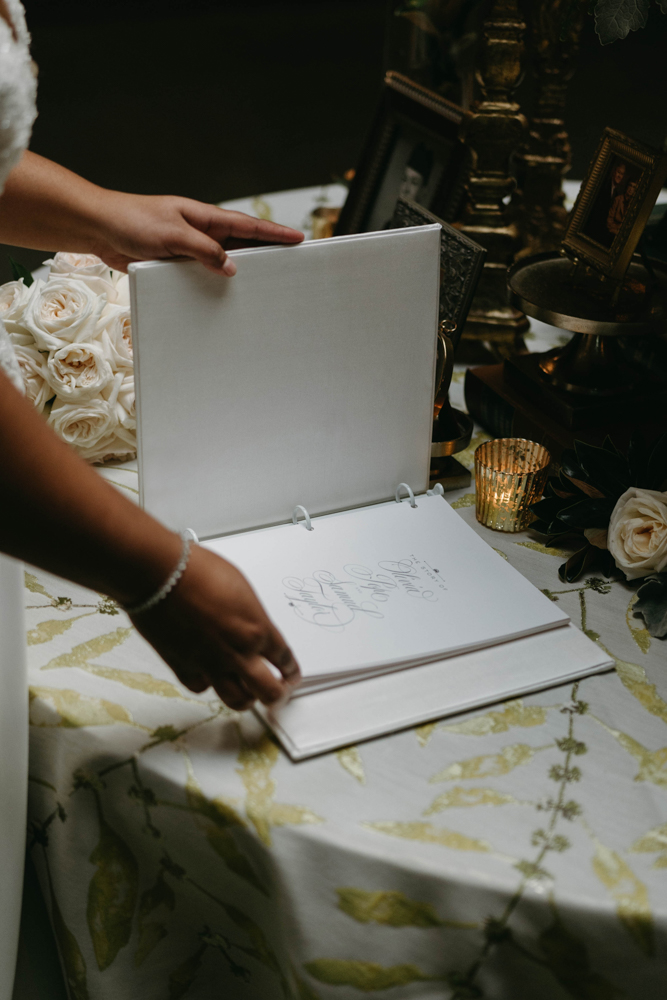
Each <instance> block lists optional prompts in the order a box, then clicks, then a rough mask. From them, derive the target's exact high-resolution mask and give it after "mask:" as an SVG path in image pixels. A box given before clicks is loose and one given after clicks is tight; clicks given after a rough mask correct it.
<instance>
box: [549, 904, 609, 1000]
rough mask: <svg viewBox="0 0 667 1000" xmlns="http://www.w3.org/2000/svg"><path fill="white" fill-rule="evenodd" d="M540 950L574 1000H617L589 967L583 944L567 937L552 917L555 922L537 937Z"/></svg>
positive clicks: (561, 926) (560, 924) (556, 919)
mask: <svg viewBox="0 0 667 1000" xmlns="http://www.w3.org/2000/svg"><path fill="white" fill-rule="evenodd" d="M540 946H541V948H542V952H543V953H544V956H545V960H546V964H547V965H548V967H549V969H550V970H551V972H552V974H553V975H554V977H555V978H556V979H557V981H558V982H559V983H560V985H561V986H562V987H564V989H565V990H566V991H567V993H568V994H569V995H570V996H571V997H575V998H576V1000H616V998H620V992H619V991H618V990H617V989H616V987H615V986H612V984H611V983H610V982H608V981H607V980H606V979H604V977H603V976H601V975H599V973H597V972H593V971H592V970H591V967H590V959H589V957H588V952H587V950H586V946H585V944H584V943H583V942H582V940H581V938H580V937H574V935H572V934H570V932H569V931H568V930H567V928H566V927H565V925H564V924H563V923H562V922H561V920H560V918H559V917H558V915H557V914H556V913H554V922H553V923H552V924H551V926H550V927H548V928H547V929H546V930H545V931H542V933H541V934H540Z"/></svg>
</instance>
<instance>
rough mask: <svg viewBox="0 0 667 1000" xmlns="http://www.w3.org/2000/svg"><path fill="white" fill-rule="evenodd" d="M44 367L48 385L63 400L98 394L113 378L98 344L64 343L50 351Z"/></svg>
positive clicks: (79, 399) (70, 400) (80, 398)
mask: <svg viewBox="0 0 667 1000" xmlns="http://www.w3.org/2000/svg"><path fill="white" fill-rule="evenodd" d="M46 367H47V373H46V378H47V381H48V382H49V385H50V386H51V387H52V389H53V391H54V392H55V394H56V395H57V396H58V398H59V399H62V400H64V401H65V402H67V403H74V402H82V401H83V400H86V399H92V397H93V396H98V395H99V394H100V392H101V391H102V389H104V388H105V387H106V386H107V385H108V384H109V382H111V380H112V379H113V371H112V369H111V365H110V364H109V362H108V361H107V359H106V357H105V355H104V351H103V349H102V345H101V344H99V343H91V344H65V346H64V347H61V348H60V349H59V350H57V351H51V353H50V354H49V356H48V361H47V365H46Z"/></svg>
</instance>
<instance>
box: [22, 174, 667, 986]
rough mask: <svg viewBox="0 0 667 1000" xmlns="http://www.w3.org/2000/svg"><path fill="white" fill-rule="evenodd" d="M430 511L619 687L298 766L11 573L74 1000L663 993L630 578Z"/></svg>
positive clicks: (124, 478) (642, 656) (426, 729)
mask: <svg viewBox="0 0 667 1000" xmlns="http://www.w3.org/2000/svg"><path fill="white" fill-rule="evenodd" d="M318 191H319V189H318ZM317 194H318V192H309V193H307V198H310V199H311V200H312V199H314V198H315V197H317ZM272 197H274V196H266V197H265V198H263V199H262V201H263V202H264V204H265V205H268V210H269V211H270V210H271V201H272ZM279 197H280V196H275V198H278V199H279ZM307 198H306V194H305V193H303V194H302V201H301V206H302V208H301V214H302V215H304V214H307V212H306V211H305V210H304V208H303V206H304V205H305V206H306V208H307V204H308V202H307ZM304 199H305V200H304ZM275 217H276V218H277V220H278V221H283V219H282V217H281V216H280V215H279V214H278V215H276V216H275ZM285 221H293V220H291V219H287V220H285ZM552 333H553V331H549V330H548V329H545V328H542V327H539V328H538V329H537V331H536V337H537V338H538V339H539V337H546V338H547V341H548V339H549V337H550V336H551V335H552ZM462 375H463V373H462V372H460V371H459V372H457V373H456V375H455V384H454V387H453V395H454V397H455V400H456V399H457V395H458V397H459V401H460V393H461V383H462ZM482 437H483V435H482V434H481V433H478V434H477V435H476V437H475V438H474V439H473V442H472V443H471V446H470V448H469V449H468V450H467V452H466V453H464V454H463V456H462V458H463V460H464V461H465V462H466V463H467V464H468V465H470V463H471V461H472V453H473V449H474V446H475V445H476V444H477V443H479V441H480V440H481V439H482ZM460 457H461V456H460ZM102 474H103V475H104V476H105V477H106V478H107V479H109V480H111V481H113V482H115V483H116V484H117V485H118V487H119V488H121V489H124V490H127V491H128V492H129V493H130V494H131V495H133V496H136V490H137V474H136V470H135V469H133V467H132V466H131V465H130V466H123V467H118V468H113V469H105V470H103V473H102ZM449 499H450V500H451V502H452V503H453V506H454V507H455V508H456V509H457V510H458V512H459V514H460V516H461V517H462V518H464V519H465V520H466V521H467V522H468V523H469V524H471V525H472V526H473V527H474V528H475V529H476V530H477V531H478V532H479V533H480V534H481V535H482V537H484V538H485V539H486V540H487V541H488V542H489V543H490V544H491V545H493V546H494V548H496V550H497V551H499V552H501V553H502V554H503V555H504V556H505V557H506V558H507V559H508V560H509V561H510V562H511V563H512V565H514V566H516V567H517V569H519V570H520V571H521V572H522V573H524V574H525V575H526V576H527V577H528V578H529V579H530V580H531V581H532V582H533V583H534V584H535V585H536V586H538V587H540V588H541V589H543V590H544V591H545V592H546V593H547V594H548V595H549V596H550V597H551V598H552V599H553V600H555V601H558V602H560V604H561V606H562V607H563V609H564V610H565V611H567V612H568V613H569V614H570V615H571V617H572V619H573V621H574V622H575V623H576V624H577V625H579V626H580V627H581V628H582V629H584V631H585V632H586V633H587V634H588V635H589V636H590V637H591V638H592V639H594V640H595V641H596V642H599V643H600V644H601V645H603V646H604V648H605V649H607V650H608V651H609V653H610V654H611V655H612V656H613V657H614V659H615V661H616V670H615V671H614V672H610V673H608V674H605V675H601V676H597V677H593V678H590V679H588V680H585V681H583V682H581V683H578V684H574V685H569V686H567V687H560V688H555V689H553V690H550V691H546V692H543V693H541V694H538V695H532V696H530V697H527V698H524V699H519V700H513V701H509V702H506V703H505V704H499V705H495V706H493V707H492V708H490V709H488V710H485V711H477V712H473V713H469V714H467V715H462V716H457V717H455V718H449V719H446V720H442V721H437V722H433V723H430V724H428V725H424V726H421V727H419V728H418V729H411V730H408V731H405V732H403V733H399V734H396V735H394V736H391V737H386V738H383V739H378V740H374V741H371V742H368V743H364V744H360V745H359V746H355V747H349V748H347V749H345V750H341V751H339V752H338V753H331V754H327V755H325V756H322V757H319V758H316V759H313V760H310V761H305V762H302V763H299V764H293V763H291V762H290V761H289V759H288V758H287V757H286V756H285V755H284V754H283V753H282V751H281V750H280V749H279V747H278V746H277V745H276V743H275V742H273V740H272V739H271V738H270V737H269V736H268V735H267V734H266V732H265V731H264V730H263V728H262V726H261V725H260V724H259V722H258V721H257V720H256V719H255V717H254V716H253V715H252V714H251V713H244V714H242V715H238V714H237V713H235V712H232V711H231V710H228V709H226V708H225V707H224V706H223V705H222V704H221V703H220V702H219V701H218V700H217V699H216V698H214V697H212V696H211V693H210V692H209V693H204V694H202V695H199V696H197V695H193V694H191V693H190V692H188V691H186V690H185V689H184V688H182V687H181V686H180V685H179V684H178V683H177V682H176V681H175V679H174V677H173V675H172V674H171V673H170V671H169V670H168V668H167V667H166V666H165V665H164V664H163V663H162V662H161V661H160V660H159V659H158V657H157V656H156V655H155V654H154V653H153V652H152V650H151V649H150V648H149V647H148V646H147V644H146V643H145V642H144V641H143V640H142V639H141V638H140V637H139V636H138V635H137V634H136V632H135V631H134V630H133V628H132V626H131V624H130V622H129V621H128V620H127V618H126V617H125V616H124V615H123V614H122V612H120V611H119V610H118V609H117V608H116V606H115V605H114V604H113V603H112V602H110V601H109V600H108V599H104V598H100V597H99V595H97V594H94V593H91V592H89V591H86V590H83V589H82V588H79V587H76V586H74V585H72V584H69V583H64V582H63V581H61V580H58V579H56V578H54V577H50V576H49V575H48V574H46V573H42V572H37V571H30V572H27V573H26V597H27V602H26V603H27V607H28V611H27V616H28V635H27V639H28V647H29V659H30V684H31V709H30V711H31V741H30V825H29V843H30V846H31V851H32V855H33V858H34V861H35V864H36V867H37V869H38V872H39V875H40V879H41V882H42V887H43V889H44V894H45V897H46V899H47V903H48V906H49V909H50V913H51V918H52V922H53V927H54V932H55V936H56V938H57V941H58V944H59V948H60V952H61V956H62V960H63V964H64V967H65V971H66V978H67V981H68V984H69V989H70V995H71V997H72V998H73V1000H87V998H89V1000H124V998H128V1000H129V998H132V1000H134V997H141V998H142V1000H179V998H181V997H184V998H187V1000H210V998H212V997H218V996H220V997H228V998H230V1000H231V998H233V1000H237V998H238V1000H273V998H276V1000H278V998H292V1000H316V998H320V1000H355V998H361V997H362V996H364V995H376V996H378V997H387V998H388V1000H412V998H420V1000H436V998H438V1000H453V998H458V1000H462V998H469V997H487V998H489V1000H518V998H524V997H525V998H539V1000H565V998H568V997H574V998H577V1000H620V998H623V997H626V998H641V1000H662V998H664V996H665V994H666V992H667V964H666V955H667V725H666V724H667V656H666V653H667V647H666V645H665V643H664V642H661V641H659V640H656V639H651V638H650V637H649V635H648V633H647V632H646V630H645V629H644V627H643V622H642V620H641V619H640V618H635V617H634V615H633V609H632V606H633V601H634V590H633V588H631V587H630V586H628V585H626V584H624V583H621V582H614V583H609V582H607V581H604V580H601V579H596V578H589V579H586V580H583V581H581V582H580V583H579V584H576V585H570V586H565V585H562V584H559V582H558V575H557V568H558V565H559V561H561V560H562V553H561V552H559V551H558V550H556V549H551V548H545V547H544V545H542V544H541V543H540V542H539V541H538V540H537V539H536V538H534V537H531V536H530V534H529V533H523V534H521V535H503V534H498V533H492V532H490V531H488V530H487V529H484V528H482V527H481V526H479V525H477V524H476V521H475V516H474V497H473V494H472V493H471V492H470V491H460V492H459V493H456V494H450V495H449ZM478 613H479V615H480V616H481V615H483V614H484V608H483V607H480V608H479V609H478ZM350 697H354V690H353V688H352V689H351V690H350Z"/></svg>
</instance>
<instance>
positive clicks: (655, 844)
mask: <svg viewBox="0 0 667 1000" xmlns="http://www.w3.org/2000/svg"><path fill="white" fill-rule="evenodd" d="M630 850H631V851H634V852H635V853H637V854H652V853H653V852H654V851H655V852H659V853H658V857H657V858H656V859H655V861H654V862H653V867H654V868H667V823H665V824H664V825H663V826H656V827H654V829H653V830H649V831H648V833H645V834H644V836H643V837H639V838H638V839H637V840H635V842H634V844H633V845H632V847H631V848H630Z"/></svg>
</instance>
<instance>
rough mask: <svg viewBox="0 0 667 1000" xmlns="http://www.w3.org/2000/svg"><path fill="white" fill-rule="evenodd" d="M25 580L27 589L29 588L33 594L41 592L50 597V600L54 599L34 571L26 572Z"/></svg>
mask: <svg viewBox="0 0 667 1000" xmlns="http://www.w3.org/2000/svg"><path fill="white" fill-rule="evenodd" d="M24 582H25V586H26V589H27V590H29V591H30V593H31V594H41V595H42V597H48V599H49V600H50V601H53V600H54V598H53V596H52V595H51V594H49V592H48V590H45V589H44V587H43V586H42V584H41V583H40V582H39V580H38V579H37V577H36V576H35V575H34V573H26V574H25V576H24Z"/></svg>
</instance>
